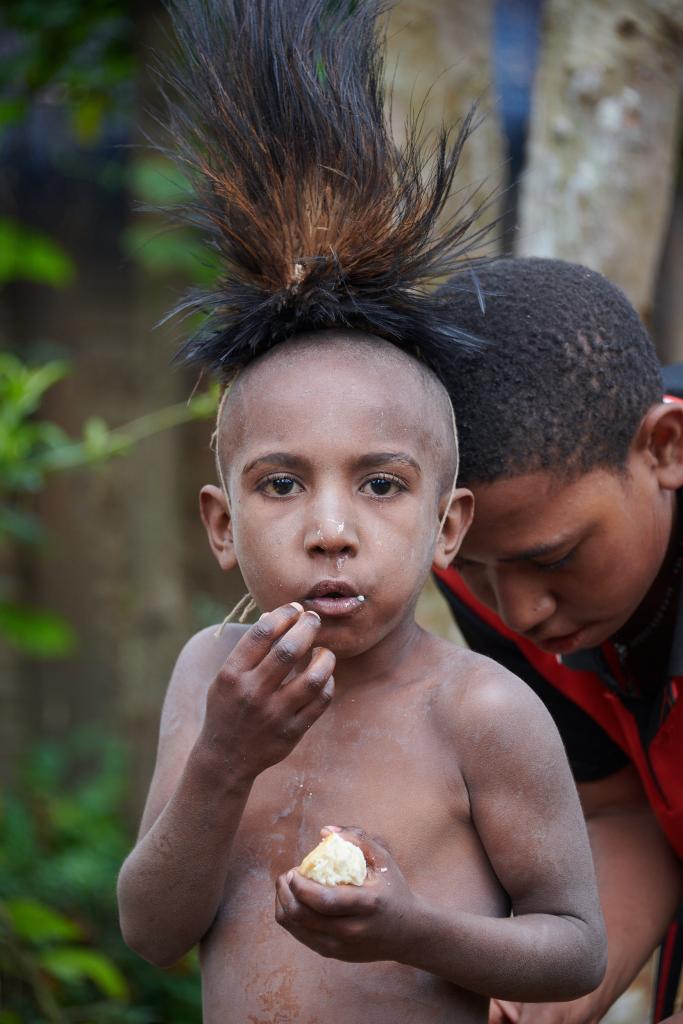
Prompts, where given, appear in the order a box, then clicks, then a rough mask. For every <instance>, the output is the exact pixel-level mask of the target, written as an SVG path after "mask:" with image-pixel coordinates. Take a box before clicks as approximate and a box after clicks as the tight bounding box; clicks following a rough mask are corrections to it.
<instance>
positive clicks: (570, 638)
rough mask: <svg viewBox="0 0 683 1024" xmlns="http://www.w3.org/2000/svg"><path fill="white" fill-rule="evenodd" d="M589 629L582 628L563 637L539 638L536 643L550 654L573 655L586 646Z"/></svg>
mask: <svg viewBox="0 0 683 1024" xmlns="http://www.w3.org/2000/svg"><path fill="white" fill-rule="evenodd" d="M586 633H587V628H586V627H585V626H582V627H581V628H580V629H575V630H574V631H573V632H572V633H565V634H563V635H562V636H553V637H545V638H542V637H541V638H539V639H538V640H534V643H535V644H536V645H537V646H538V647H540V648H541V649H542V650H544V651H548V652H549V653H550V654H572V653H573V652H574V651H578V650H580V649H581V648H582V647H585V646H586V642H585V640H586Z"/></svg>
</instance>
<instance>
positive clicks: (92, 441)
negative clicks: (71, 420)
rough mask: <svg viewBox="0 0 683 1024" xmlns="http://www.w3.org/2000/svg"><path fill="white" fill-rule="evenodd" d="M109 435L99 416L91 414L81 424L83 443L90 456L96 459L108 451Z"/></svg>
mask: <svg viewBox="0 0 683 1024" xmlns="http://www.w3.org/2000/svg"><path fill="white" fill-rule="evenodd" d="M110 438H111V435H110V431H109V428H108V427H107V424H106V423H105V422H104V420H103V419H102V418H101V417H100V416H91V417H90V419H87V420H86V421H85V423H84V424H83V444H84V446H85V450H86V452H87V454H88V456H89V457H90V458H93V459H98V458H102V457H103V456H105V455H107V454H108V453H109V449H110V447H111V440H110Z"/></svg>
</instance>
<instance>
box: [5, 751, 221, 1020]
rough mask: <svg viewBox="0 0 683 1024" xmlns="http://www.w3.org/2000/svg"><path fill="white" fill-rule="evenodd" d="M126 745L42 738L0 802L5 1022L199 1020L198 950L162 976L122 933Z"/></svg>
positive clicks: (127, 842) (128, 840) (128, 841)
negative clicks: (118, 885)
mask: <svg viewBox="0 0 683 1024" xmlns="http://www.w3.org/2000/svg"><path fill="white" fill-rule="evenodd" d="M125 791H126V770H125V751H124V749H123V747H122V746H121V744H119V743H118V742H115V741H114V740H112V739H110V738H107V737H105V736H102V735H101V734H99V733H93V732H89V733H88V732H83V733H80V734H78V735H76V736H75V737H73V738H72V740H71V741H70V744H69V746H68V748H65V746H64V744H63V743H62V744H60V745H59V746H56V745H49V744H46V745H42V746H40V747H38V748H36V749H35V750H34V751H33V752H32V754H31V755H30V756H29V757H28V758H27V760H26V763H25V764H24V765H23V767H22V770H21V772H20V774H19V782H18V784H17V787H16V789H15V791H13V792H9V793H7V794H5V796H4V797H3V800H2V803H1V804H0V985H1V988H2V993H3V1001H2V1011H1V1012H0V1024H13V1022H17V1024H39V1022H40V1024H44V1022H46V1021H47V1022H50V1024H67V1022H76V1021H78V1022H83V1024H88V1022H89V1024H109V1022H111V1024H156V1022H160V1024H170V1022H178V1024H195V1022H196V1024H199V1022H200V1021H201V1005H200V986H199V971H198V965H197V959H196V956H195V955H194V954H192V955H190V956H188V957H186V958H185V959H184V960H183V961H182V962H181V963H180V964H178V965H177V966H176V967H174V968H173V969H171V970H168V971H160V970H158V969H157V968H155V967H152V966H150V965H149V964H146V963H145V962H144V961H142V960H140V958H139V957H137V956H136V955H135V954H134V953H132V952H130V950H128V948H127V947H126V946H125V944H124V943H123V940H122V939H121V937H120V934H119V929H118V922H117V913H116V899H115V891H114V886H115V879H116V875H117V872H118V869H119V866H120V864H121V861H122V860H123V858H124V856H125V855H126V853H127V851H128V849H130V846H131V843H132V838H131V836H130V835H128V833H127V829H126V827H125V825H124V815H123V797H124V795H125Z"/></svg>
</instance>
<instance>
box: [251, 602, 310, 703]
mask: <svg viewBox="0 0 683 1024" xmlns="http://www.w3.org/2000/svg"><path fill="white" fill-rule="evenodd" d="M319 629H320V616H319V615H318V614H317V613H316V612H313V611H305V612H304V613H303V614H302V615H300V616H299V618H298V619H297V620H296V622H294V623H293V625H291V626H290V628H289V629H288V630H287V631H286V632H285V633H282V635H280V636H279V637H278V638H277V639H276V640H275V642H274V643H272V644H271V646H270V650H269V651H268V652H267V654H266V655H265V656H264V658H263V659H262V661H261V664H260V665H259V666H258V669H259V675H261V673H262V674H263V680H264V682H265V681H267V682H268V683H269V684H270V685H271V686H273V687H277V686H279V685H280V683H281V682H283V681H284V680H285V679H286V677H287V676H288V675H289V673H290V672H291V671H292V669H293V668H295V667H296V665H297V663H298V662H299V661H301V659H302V658H305V657H306V655H307V654H308V653H309V651H310V650H311V647H313V645H314V643H315V638H316V636H317V635H318V630H319Z"/></svg>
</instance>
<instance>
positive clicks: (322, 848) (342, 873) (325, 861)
mask: <svg viewBox="0 0 683 1024" xmlns="http://www.w3.org/2000/svg"><path fill="white" fill-rule="evenodd" d="M299 872H300V873H301V874H302V875H305V876H306V878H312V879H313V881H314V882H320V884H321V885H362V884H363V882H364V881H365V879H366V876H367V873H368V869H367V865H366V863H365V857H364V856H363V851H362V850H361V848H360V847H359V846H356V845H355V843H350V842H349V841H348V840H347V839H342V837H341V836H340V835H339V834H338V833H337V832H330V834H329V835H327V836H325V838H324V839H323V841H322V842H321V843H318V845H317V846H316V848H315V849H314V850H311V852H310V853H309V854H308V855H307V856H306V857H304V859H303V860H302V862H301V865H300V866H299Z"/></svg>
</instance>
